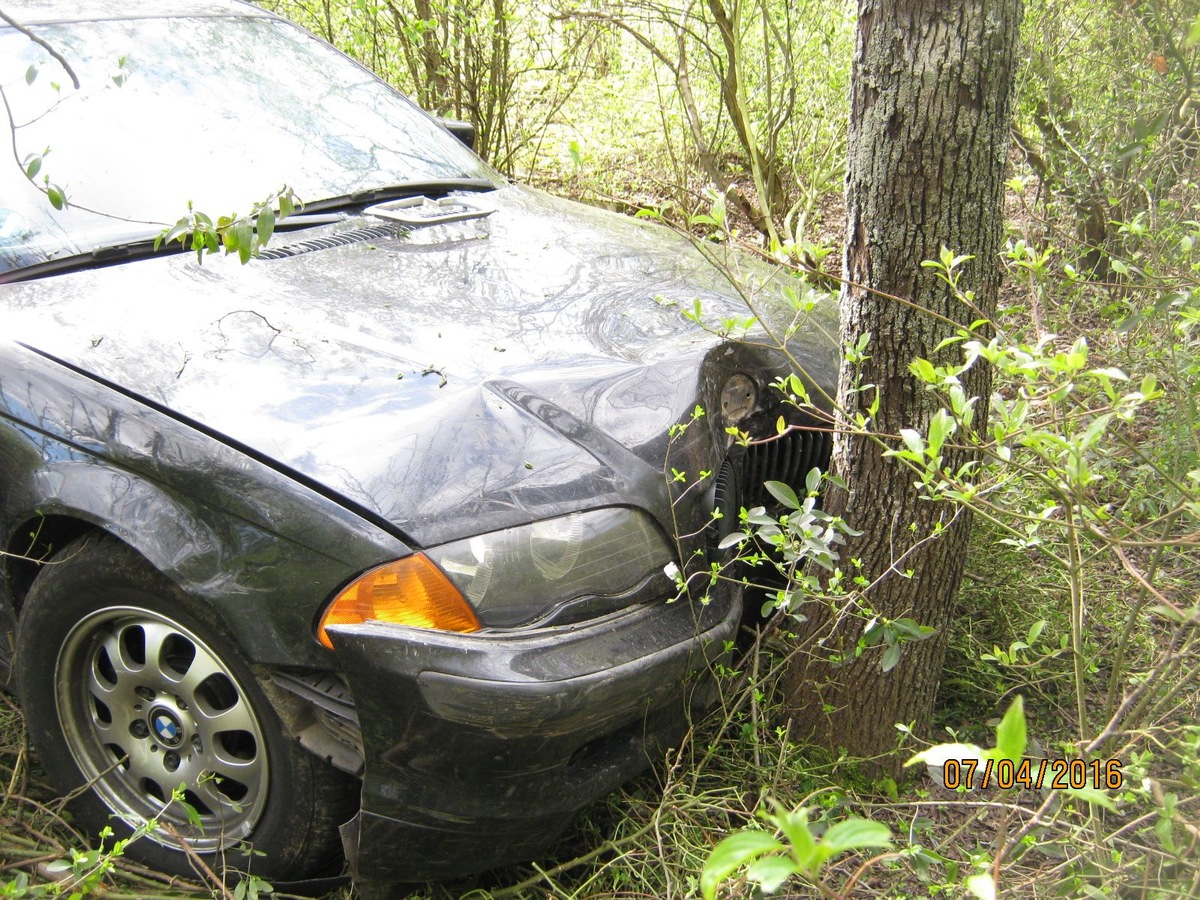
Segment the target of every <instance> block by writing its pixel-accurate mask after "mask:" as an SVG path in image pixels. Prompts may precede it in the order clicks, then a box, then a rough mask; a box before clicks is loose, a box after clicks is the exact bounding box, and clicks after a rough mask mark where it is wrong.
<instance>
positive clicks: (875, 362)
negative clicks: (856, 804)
mask: <svg viewBox="0 0 1200 900" xmlns="http://www.w3.org/2000/svg"><path fill="white" fill-rule="evenodd" d="M1021 13H1022V4H1021V0H967V2H964V3H961V4H960V3H946V2H944V0H860V2H859V12H858V37H857V46H856V49H855V56H854V69H853V77H852V84H851V106H850V133H849V160H848V172H847V176H846V201H847V222H846V249H845V259H844V264H845V272H846V277H847V282H848V283H847V284H846V285H845V286H844V287H843V289H842V294H841V308H842V341H843V345H844V346H853V345H855V344H857V343H858V341H859V338H860V336H861V335H864V334H867V333H869V334H870V341H869V345H868V347H867V350H866V353H867V355H868V356H869V358H868V359H866V360H865V361H863V362H861V363H860V364H858V365H854V364H852V363H849V362H843V364H842V370H841V373H840V384H839V392H838V399H839V404H840V406H841V409H842V412H841V413H840V416H841V421H840V422H839V433H838V434H837V436H836V437H835V440H834V459H833V465H832V468H833V470H834V472H835V473H836V474H838V475H839V476H840V477H841V478H842V479H843V480H844V482H845V483H846V485H847V488H848V490H845V491H843V490H840V489H831V490H830V491H829V493H828V495H827V497H826V500H825V506H826V509H827V510H829V511H830V512H832V513H835V514H838V515H841V516H842V517H843V518H844V519H845V520H846V521H847V522H848V523H849V524H850V525H851V526H852V527H854V528H856V529H859V530H861V531H862V532H863V534H862V536H861V537H857V538H854V539H853V540H852V541H851V542H850V544H849V546H847V547H846V549H845V551H844V552H843V553H842V556H841V560H842V562H841V566H842V568H843V570H846V571H847V572H848V575H854V574H859V573H861V574H862V575H863V576H864V577H865V578H866V579H867V581H868V582H871V586H870V587H869V588H865V589H863V590H862V592H861V594H860V595H859V596H858V598H857V599H858V600H859V601H860V603H861V605H862V606H861V607H860V610H861V609H866V610H869V613H867V615H874V616H880V617H886V618H888V619H892V620H895V619H899V618H904V617H908V618H911V619H914V620H916V622H918V623H919V624H922V625H929V626H933V627H934V628H936V629H937V632H936V634H935V635H934V636H933V637H932V638H930V639H928V640H925V641H921V642H911V643H904V644H903V645H902V646H903V655H902V657H901V659H900V662H899V664H898V665H896V667H895V668H894V669H892V670H891V671H890V672H886V673H885V672H883V671H882V667H881V655H882V654H881V650H880V648H875V649H872V650H868V651H867V652H865V653H863V654H862V655H861V656H860V657H858V658H855V654H854V651H855V645H856V642H857V641H858V639H859V637H861V635H862V632H863V628H864V625H865V620H864V617H863V616H859V615H849V616H847V615H842V614H840V613H841V611H842V610H844V609H846V608H847V604H846V602H845V601H847V600H849V599H851V598H842V601H843V602H841V603H833V604H825V603H817V602H810V603H808V604H806V605H805V607H804V608H803V612H804V613H805V614H806V615H808V617H809V621H808V622H807V623H805V624H804V626H803V632H802V635H801V643H800V647H799V650H798V652H797V653H796V655H795V656H794V658H793V664H792V665H791V667H790V669H789V671H788V673H787V684H786V687H787V692H788V697H789V703H790V706H791V707H792V710H793V713H794V717H793V722H794V724H795V726H796V730H797V732H798V736H800V737H806V738H809V739H812V740H814V741H816V742H818V743H821V744H823V745H825V746H828V747H830V748H845V749H846V750H848V751H849V752H850V753H851V754H853V755H854V756H856V757H861V758H864V759H870V760H873V761H874V765H875V766H877V767H879V768H881V769H882V770H883V771H886V772H890V773H895V772H896V771H897V770H898V766H899V764H900V763H901V762H902V760H901V759H897V758H896V757H895V756H894V755H892V753H893V751H894V750H895V747H896V738H897V731H896V729H895V724H896V723H903V724H906V725H910V726H912V727H913V728H914V730H915V731H916V732H917V733H921V732H924V731H926V730H927V729H928V727H929V724H930V719H931V715H932V710H933V701H934V698H935V694H936V691H937V684H938V679H939V674H940V670H941V666H942V660H943V657H944V655H945V649H946V638H947V630H948V628H947V626H948V625H949V622H950V618H951V612H952V608H953V602H954V597H955V593H956V591H957V589H958V584H959V581H960V579H961V576H962V571H963V564H964V562H965V556H966V545H967V532H968V525H969V519H970V517H969V514H968V512H967V511H965V510H962V511H959V510H957V509H955V508H952V507H951V506H950V505H949V504H944V503H936V504H935V503H931V502H929V501H923V500H921V499H919V497H918V495H917V493H916V491H915V490H914V489H913V487H912V482H913V481H914V480H915V479H914V477H913V475H912V474H911V473H910V472H909V471H907V470H905V469H904V468H902V467H901V466H900V465H899V464H898V463H897V462H896V461H894V460H892V459H890V458H885V457H884V456H882V454H881V451H880V449H879V447H878V445H877V444H876V443H874V442H872V440H870V439H869V438H868V437H867V436H865V435H864V434H862V433H861V430H859V433H856V429H855V428H853V427H851V426H850V424H849V423H852V422H854V421H856V416H859V415H861V416H866V417H868V418H869V412H868V407H869V406H870V404H871V402H872V401H873V400H874V398H875V396H876V392H877V393H878V397H879V409H878V412H877V414H876V415H875V416H874V418H873V419H870V421H869V422H868V425H867V427H868V428H869V430H870V431H871V432H873V433H874V434H875V435H877V436H880V437H884V440H885V442H886V443H888V444H889V445H893V446H894V445H896V444H897V443H898V441H897V440H896V439H895V438H894V436H896V435H898V434H899V431H900V429H901V428H916V429H918V430H920V431H921V432H922V433H925V431H926V426H927V424H928V422H929V418H930V416H931V415H932V413H933V412H934V410H935V406H934V404H933V401H932V399H931V397H930V396H929V395H928V394H927V393H926V392H924V391H923V390H922V389H921V388H920V387H919V386H918V385H917V384H916V383H915V381H914V379H913V378H912V377H911V376H910V375H909V371H908V366H909V363H910V362H911V361H912V360H913V359H915V358H916V357H925V358H927V359H936V354H935V349H936V348H937V346H938V344H939V343H940V342H941V340H942V339H943V338H945V337H947V336H949V335H950V334H952V333H953V331H954V329H953V327H952V326H951V325H949V324H947V322H946V321H945V320H947V319H949V320H951V321H953V322H960V323H964V324H968V323H970V322H972V321H974V320H976V319H979V318H982V317H985V316H987V317H990V316H991V315H992V314H993V313H994V312H995V309H996V298H997V293H998V287H999V279H1000V264H999V259H998V252H999V249H1000V240H1001V234H1002V225H1003V222H1002V201H1003V180H1004V174H1003V173H1004V163H1005V153H1006V149H1007V147H1008V140H1009V109H1010V97H1011V93H1012V83H1013V75H1014V68H1015V56H1016V46H1017V37H1018V27H1019V24H1020V19H1021ZM942 246H946V247H949V248H950V249H952V250H953V251H954V252H955V253H956V254H971V255H973V256H974V257H975V259H974V260H973V261H971V262H970V263H968V264H966V265H964V266H963V267H962V271H963V281H962V285H963V287H964V289H969V290H972V291H974V292H975V304H976V308H975V309H969V308H966V307H965V305H964V304H962V303H961V302H959V301H956V300H954V299H953V297H952V295H951V293H950V291H949V290H948V289H947V286H946V285H945V284H944V283H943V282H942V281H940V280H938V278H937V277H936V272H935V271H934V270H933V269H930V268H922V267H921V262H922V261H923V260H928V259H934V260H936V259H938V258H939V251H940V248H941V247H942ZM884 295H891V296H890V297H889V296H884ZM892 298H903V300H904V301H907V302H900V301H899V300H897V299H892ZM910 304H911V305H910ZM948 352H950V353H954V352H956V351H948ZM860 385H874V386H875V387H874V388H873V389H867V390H856V387H858V386H860ZM964 387H966V389H967V391H968V394H969V395H970V396H975V397H978V398H980V399H979V400H978V401H977V405H976V415H977V417H979V419H982V417H983V416H984V415H985V414H986V410H987V405H988V401H987V398H988V395H989V393H990V389H991V377H990V373H989V372H988V371H987V369H986V367H984V366H976V367H974V368H973V369H972V370H971V371H970V372H968V373H966V374H965V376H964ZM977 424H979V425H982V422H981V421H980V422H979V423H977ZM888 435H891V436H893V437H891V438H889V437H886V436H888ZM967 459H968V457H967V456H965V455H964V454H963V453H962V452H961V451H955V450H949V451H947V453H946V463H947V464H948V465H949V466H951V467H953V468H954V469H957V467H958V466H959V465H961V464H962V463H964V462H966V460H967ZM942 527H947V530H946V531H945V532H944V533H943V534H941V535H940V536H938V537H933V535H934V533H935V531H936V530H939V529H940V528H942ZM852 559H856V560H859V561H861V570H859V569H856V568H854V565H853V564H852V563H851V560H852ZM910 573H911V574H910ZM839 654H842V655H843V660H844V661H843V662H841V663H840V664H839V661H838V655H839Z"/></svg>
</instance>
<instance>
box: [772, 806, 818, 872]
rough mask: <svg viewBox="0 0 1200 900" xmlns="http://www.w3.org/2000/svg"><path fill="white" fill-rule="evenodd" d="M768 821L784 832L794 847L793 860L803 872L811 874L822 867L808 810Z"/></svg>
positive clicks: (780, 815)
mask: <svg viewBox="0 0 1200 900" xmlns="http://www.w3.org/2000/svg"><path fill="white" fill-rule="evenodd" d="M768 820H769V821H770V822H771V823H772V824H773V825H775V826H777V827H778V828H779V830H780V831H782V832H783V834H784V837H786V838H787V840H788V843H789V844H791V845H792V858H793V859H794V860H795V862H796V865H797V866H798V867H799V868H800V869H801V871H805V872H809V871H813V870H815V869H816V867H817V866H819V865H820V859H819V858H818V856H817V840H816V838H814V837H813V833H812V829H811V828H809V826H808V810H807V809H805V808H804V807H801V808H800V809H797V810H795V811H794V812H783V813H780V814H779V815H776V816H768Z"/></svg>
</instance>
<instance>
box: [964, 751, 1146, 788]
mask: <svg viewBox="0 0 1200 900" xmlns="http://www.w3.org/2000/svg"><path fill="white" fill-rule="evenodd" d="M942 779H943V781H944V782H945V784H946V787H948V788H950V789H951V790H957V789H958V788H960V787H961V788H990V787H995V788H1001V789H1003V790H1007V789H1008V788H1014V787H1015V788H1042V787H1047V788H1050V789H1051V790H1055V791H1065V790H1068V789H1073V790H1081V789H1083V788H1087V787H1090V788H1095V789H1096V790H1104V789H1106V788H1107V789H1108V790H1113V791H1116V790H1120V789H1121V786H1122V785H1123V784H1124V783H1125V776H1124V775H1122V774H1121V761H1120V760H1119V759H1091V760H1083V759H1028V758H1026V759H1017V760H1013V759H987V760H979V759H970V758H968V759H948V760H946V761H945V762H944V763H942Z"/></svg>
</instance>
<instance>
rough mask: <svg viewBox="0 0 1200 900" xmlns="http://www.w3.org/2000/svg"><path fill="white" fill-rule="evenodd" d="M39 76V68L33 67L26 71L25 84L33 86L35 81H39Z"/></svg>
mask: <svg viewBox="0 0 1200 900" xmlns="http://www.w3.org/2000/svg"><path fill="white" fill-rule="evenodd" d="M37 76H38V67H37V66H36V65H31V66H30V67H29V68H28V69H26V70H25V83H26V84H33V82H34V81H35V80H37Z"/></svg>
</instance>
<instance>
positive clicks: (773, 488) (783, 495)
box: [764, 481, 800, 509]
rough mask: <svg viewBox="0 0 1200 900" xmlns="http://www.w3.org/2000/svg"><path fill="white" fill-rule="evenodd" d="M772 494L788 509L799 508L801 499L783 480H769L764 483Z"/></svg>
mask: <svg viewBox="0 0 1200 900" xmlns="http://www.w3.org/2000/svg"><path fill="white" fill-rule="evenodd" d="M764 487H766V489H767V491H769V492H770V494H771V496H772V497H774V498H775V499H776V500H778V501H779V502H780V503H782V504H783V505H784V506H786V507H787V508H788V509H799V508H800V500H799V498H797V497H796V492H795V491H793V490H792V489H791V488H790V487H788V486H787V485H786V484H784V483H783V482H782V481H768V482H766V484H765V485H764Z"/></svg>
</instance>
